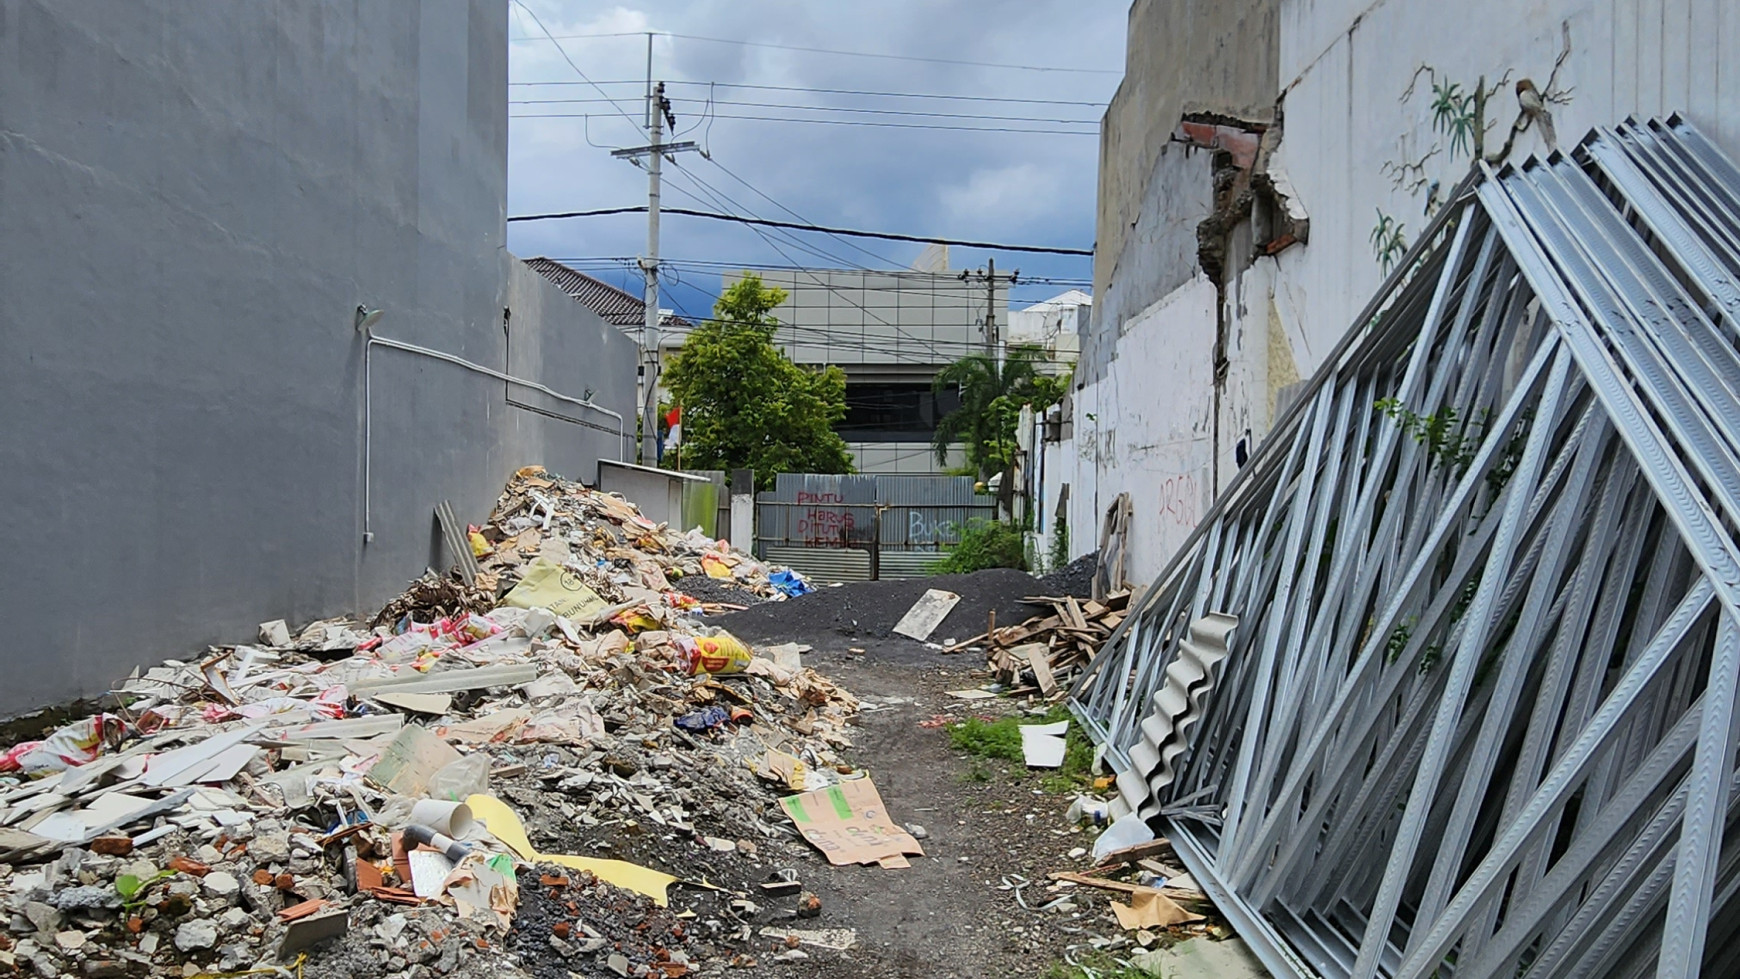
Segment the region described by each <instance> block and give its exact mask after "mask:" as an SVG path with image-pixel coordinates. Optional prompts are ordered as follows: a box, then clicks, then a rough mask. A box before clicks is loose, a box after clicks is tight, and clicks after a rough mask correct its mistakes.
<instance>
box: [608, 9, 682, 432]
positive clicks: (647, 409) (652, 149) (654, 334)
mask: <svg viewBox="0 0 1740 979" xmlns="http://www.w3.org/2000/svg"><path fill="white" fill-rule="evenodd" d="M648 45H649V47H648V51H647V68H648V71H649V73H650V71H651V67H652V51H651V47H650V45H651V42H650V40H649V42H648ZM667 120H668V121H669V122H670V124H671V129H672V130H673V131H674V130H675V129H676V126H677V117H676V115H675V114H674V113H672V112H671V103H670V101H669V100H668V99H666V98H665V83H664V82H659V83H658V84H657V85H653V86H651V87H650V88H649V89H648V94H647V145H645V146H634V147H630V148H628V149H622V150H616V151H614V152H612V153H611V154H610V155H611V156H614V157H616V158H617V159H639V158H640V157H642V156H644V157H647V158H648V162H647V167H646V175H647V181H646V254H645V255H643V256H641V259H640V269H641V272H642V273H643V274H644V275H645V276H646V293H645V299H646V319H645V321H644V325H643V326H642V327H641V336H640V348H641V368H640V376H641V386H642V398H643V400H642V403H641V416H640V461H641V464H642V465H647V466H650V465H653V464H654V463H656V462H657V461H658V457H659V453H658V439H659V414H658V412H659V394H658V380H659V172H660V169H661V164H662V163H663V161H664V159H665V158H666V157H667V156H670V155H672V154H674V153H681V152H684V151H686V150H694V149H697V148H698V147H697V146H696V145H695V143H694V142H693V141H688V142H682V143H665V142H661V139H662V137H663V136H664V124H665V122H666V121H667Z"/></svg>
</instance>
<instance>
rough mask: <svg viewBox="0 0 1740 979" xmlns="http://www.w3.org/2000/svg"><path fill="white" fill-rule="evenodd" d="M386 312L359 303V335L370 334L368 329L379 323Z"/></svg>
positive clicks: (357, 314) (357, 311)
mask: <svg viewBox="0 0 1740 979" xmlns="http://www.w3.org/2000/svg"><path fill="white" fill-rule="evenodd" d="M386 312H387V311H386V310H384V309H370V308H368V307H367V306H364V305H362V304H360V303H359V304H358V305H357V307H356V331H357V332H358V333H366V332H368V328H369V327H371V326H374V325H375V324H376V323H379V322H380V321H381V317H382V316H383V315H385V314H386Z"/></svg>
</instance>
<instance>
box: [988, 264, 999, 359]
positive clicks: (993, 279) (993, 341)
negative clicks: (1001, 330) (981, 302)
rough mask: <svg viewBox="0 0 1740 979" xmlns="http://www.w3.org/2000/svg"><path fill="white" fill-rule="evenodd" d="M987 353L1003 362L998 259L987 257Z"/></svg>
mask: <svg viewBox="0 0 1740 979" xmlns="http://www.w3.org/2000/svg"><path fill="white" fill-rule="evenodd" d="M985 353H987V354H989V355H990V356H991V359H993V360H995V361H997V362H999V363H1001V362H1002V360H1003V358H1002V357H1001V356H999V355H998V353H997V260H996V259H995V258H987V259H985Z"/></svg>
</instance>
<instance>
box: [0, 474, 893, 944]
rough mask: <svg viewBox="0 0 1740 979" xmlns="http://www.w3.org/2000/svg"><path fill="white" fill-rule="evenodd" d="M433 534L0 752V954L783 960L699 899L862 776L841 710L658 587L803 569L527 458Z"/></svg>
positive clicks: (772, 856) (754, 867)
mask: <svg viewBox="0 0 1740 979" xmlns="http://www.w3.org/2000/svg"><path fill="white" fill-rule="evenodd" d="M443 524H444V525H445V527H444V529H446V530H448V531H449V533H448V535H447V536H448V537H449V538H450V539H451V538H452V537H454V536H456V535H455V534H453V533H451V531H452V530H454V529H456V528H454V527H452V522H451V515H450V514H448V515H447V516H446V517H445V518H444V519H443ZM461 540H463V541H464V543H465V545H466V546H465V552H466V553H465V555H464V556H466V557H469V558H470V559H471V560H470V561H463V560H462V561H460V562H458V563H459V567H458V568H456V569H455V570H454V571H452V572H449V573H448V574H444V575H440V574H434V573H431V574H429V575H427V576H425V577H424V578H423V579H421V580H420V581H418V582H415V583H413V585H412V587H411V588H410V589H409V590H408V591H407V592H406V593H405V594H404V595H402V596H400V597H399V598H397V599H395V600H394V601H392V602H390V603H389V604H388V605H387V606H386V608H385V609H383V610H382V612H381V614H380V615H379V616H377V617H375V619H374V620H373V621H372V622H371V623H368V624H363V623H357V622H351V621H341V620H331V621H323V622H316V623H314V624H312V625H309V626H307V627H305V628H303V629H301V630H300V631H299V632H298V633H297V634H296V635H294V636H292V634H291V631H290V630H289V629H288V627H287V626H286V624H285V623H284V622H282V621H275V622H268V623H265V624H263V625H262V626H261V628H260V635H259V639H258V641H257V642H255V643H252V644H243V645H236V646H225V647H219V648H215V649H213V650H211V651H210V654H209V655H207V656H205V657H203V658H201V659H199V660H197V661H191V662H176V661H171V662H168V663H165V664H163V665H162V666H159V667H155V668H152V669H149V670H145V671H143V672H142V673H141V672H138V671H135V675H134V676H133V677H131V678H130V679H129V680H128V681H127V682H126V683H125V684H123V685H122V686H121V688H120V689H119V690H118V691H116V694H115V697H114V698H113V700H114V704H113V705H112V706H111V708H110V710H109V711H108V712H105V713H102V714H98V715H95V716H92V717H88V718H85V719H83V720H80V721H77V722H75V723H72V724H69V725H65V726H63V727H61V728H59V729H58V730H56V731H54V732H53V733H52V734H51V735H49V736H48V737H46V738H44V739H43V740H41V741H33V742H28V743H25V744H21V745H17V746H15V747H13V748H12V749H10V750H8V751H6V752H5V753H4V754H3V755H0V772H5V773H7V774H6V775H4V776H3V777H0V860H3V861H5V863H3V864H0V901H4V902H5V906H6V908H7V910H8V911H10V912H11V915H10V921H9V927H8V931H9V933H10V938H7V937H5V936H0V964H4V965H11V966H15V967H18V968H20V969H23V970H27V971H34V972H36V973H37V974H40V975H45V976H59V975H63V974H77V975H86V976H102V975H146V974H168V973H176V974H187V975H192V974H195V973H199V972H202V971H207V972H211V971H215V972H220V973H223V972H235V971H240V970H246V969H254V968H261V969H271V968H284V967H288V968H290V969H292V971H293V970H294V968H295V965H296V963H298V962H300V961H303V960H304V957H307V959H306V962H307V963H314V964H319V965H321V966H322V967H324V968H325V969H326V970H327V971H328V972H331V973H332V974H349V975H371V976H373V975H382V976H388V975H428V974H443V975H450V974H451V975H459V974H474V975H480V976H481V975H484V974H486V973H487V974H503V973H504V971H505V974H508V975H513V974H517V973H516V972H515V970H516V969H521V968H524V969H527V970H530V969H531V964H530V963H529V962H528V961H527V956H528V955H529V953H530V952H531V951H532V950H538V951H539V953H540V954H543V953H545V952H550V951H551V950H553V954H556V955H557V956H558V957H559V958H560V960H561V961H562V962H563V963H564V965H563V970H564V972H563V974H567V973H568V972H569V971H573V972H580V973H583V974H615V975H630V976H662V977H676V976H682V975H685V974H687V973H688V972H689V971H690V970H691V969H693V970H696V971H716V970H717V969H722V968H724V967H726V966H727V965H731V964H736V965H744V964H753V961H754V956H755V955H756V954H769V953H770V952H773V953H774V954H777V952H776V951H775V950H777V949H783V948H784V945H779V944H773V943H770V942H769V940H767V939H765V938H758V937H754V936H756V934H757V933H756V932H755V931H754V928H753V925H754V924H756V923H761V922H757V921H756V919H755V918H754V913H755V911H756V906H755V905H754V904H753V902H751V901H748V900H746V899H745V894H744V893H741V892H740V893H735V894H734V893H731V892H730V890H729V889H726V890H720V889H718V888H717V887H716V886H715V885H718V884H721V883H729V882H736V883H738V884H740V885H743V887H744V888H746V887H751V886H753V885H752V884H750V883H749V882H753V881H763V880H768V879H769V878H770V876H771V875H774V874H775V872H776V871H777V867H776V866H775V860H776V859H777V857H778V855H779V853H780V852H781V851H780V850H778V849H777V848H780V847H783V848H792V847H797V846H801V844H800V843H798V842H797V841H798V838H799V837H798V833H797V832H796V831H795V829H794V827H793V826H792V825H791V824H790V822H789V821H788V818H787V814H786V812H785V811H784V810H783V809H782V807H781V805H780V801H779V798H778V796H779V795H781V794H784V793H785V792H786V791H788V790H792V789H807V790H817V789H821V788H824V787H826V786H828V785H829V784H831V783H834V782H836V781H838V780H840V779H842V778H846V777H849V776H855V775H859V774H861V773H856V772H852V771H851V770H850V769H849V768H847V767H846V766H844V765H843V764H842V762H841V759H840V758H839V757H838V755H837V754H836V750H837V749H840V748H842V747H845V746H847V744H848V743H849V742H848V740H847V734H846V726H847V723H848V721H849V719H850V718H851V717H852V715H853V714H854V713H855V711H856V710H857V706H858V705H857V701H856V700H855V699H854V698H853V697H852V696H851V695H850V694H849V693H847V692H846V691H844V690H842V689H840V688H839V687H837V686H835V685H834V684H832V683H830V682H829V681H827V680H826V679H824V678H823V677H821V676H820V675H818V674H816V673H815V672H814V671H812V670H809V669H806V668H804V667H803V666H802V665H801V662H800V661H799V655H798V653H797V651H796V650H794V649H791V648H774V649H766V650H762V651H761V652H763V653H765V654H767V655H765V656H763V655H756V654H755V652H754V651H752V650H750V649H749V648H747V647H745V646H744V645H743V644H741V643H739V642H737V640H735V639H734V638H733V637H732V636H731V635H730V634H728V633H725V632H723V631H720V630H716V629H711V628H709V627H708V626H707V625H706V618H705V613H707V612H709V611H713V610H715V609H713V608H710V606H711V605H713V604H715V603H708V602H701V601H698V600H697V599H695V598H694V597H692V596H690V595H687V594H685V593H683V592H682V591H681V590H680V585H681V582H682V580H683V578H684V577H685V576H698V577H704V578H706V579H707V580H709V581H714V582H719V581H729V582H730V583H731V584H732V586H733V587H736V588H739V589H742V590H744V591H745V592H747V593H754V594H757V595H760V596H765V597H779V596H781V595H783V594H791V593H794V592H801V590H803V589H804V588H805V587H806V586H805V585H804V583H803V582H802V579H801V578H798V577H797V576H795V575H793V574H791V573H790V572H786V571H782V570H779V569H772V568H768V567H766V566H764V565H762V564H760V563H758V562H756V561H755V560H754V559H753V558H751V557H749V556H748V555H745V554H742V553H740V552H737V551H734V550H732V549H730V547H729V546H727V545H725V544H723V543H721V542H714V541H711V540H709V539H707V538H705V537H703V536H702V535H700V534H699V533H695V532H691V533H686V534H684V533H678V532H675V531H673V530H671V529H670V528H668V527H665V526H663V525H659V524H655V523H653V522H652V521H649V520H647V519H646V518H645V517H644V516H642V515H641V514H640V513H639V511H638V510H637V509H636V508H635V507H634V506H633V505H632V504H630V503H628V502H627V501H625V500H623V499H621V498H620V497H615V496H611V495H607V494H602V493H598V492H594V491H591V490H587V489H586V488H585V487H583V486H580V485H579V484H575V483H570V482H565V481H562V480H559V479H557V478H554V477H552V476H549V475H547V474H545V473H544V472H543V471H542V470H539V469H527V470H522V471H521V472H519V473H518V474H516V476H515V477H514V479H513V480H512V481H511V482H510V483H509V485H508V487H507V489H506V491H505V492H504V493H503V495H502V497H501V499H500V501H499V502H498V505H497V507H496V510H495V512H494V513H493V515H492V516H491V518H490V520H489V521H488V522H486V523H485V524H484V525H482V526H478V527H470V528H467V529H466V530H465V532H464V536H463V537H462V538H461ZM458 556H460V555H456V557H458ZM674 586H675V587H674ZM864 784H865V785H866V786H867V785H868V783H867V782H865V783H864ZM870 791H871V792H873V791H874V790H873V789H872V790H870ZM608 829H616V830H622V831H624V834H623V835H626V836H628V837H631V838H634V839H638V840H641V841H643V842H642V843H641V844H638V845H637V847H635V848H625V849H637V850H638V852H623V851H620V850H608V852H599V850H598V848H599V846H600V845H604V846H606V847H607V848H608V847H609V846H610V844H608V843H606V842H605V840H606V838H607V837H608V836H609V835H610V834H607V833H606V832H605V830H608ZM804 832H805V833H806V834H808V833H809V832H810V830H809V829H808V828H805V830H804ZM763 850H766V851H768V852H766V853H764V852H762V851H763ZM909 852H911V851H909ZM895 856H896V858H898V854H896V855H895ZM764 860H765V861H766V863H765V864H764V863H763V861H764ZM789 878H790V875H787V876H786V877H785V878H780V879H777V880H774V881H773V883H771V884H768V885H767V886H766V888H765V889H763V890H759V891H757V892H756V893H755V896H756V897H762V896H763V895H764V894H783V893H785V891H787V890H789V889H793V888H794V887H795V886H796V885H795V882H794V881H793V880H791V879H789ZM703 881H705V883H703ZM673 884H679V885H680V884H696V885H699V886H698V887H697V888H696V889H693V890H689V889H685V890H683V891H682V892H681V893H682V894H683V895H684V896H685V898H686V899H688V900H689V901H690V902H691V907H690V908H689V909H688V910H686V911H684V912H683V913H682V914H680V915H679V914H678V913H677V912H675V911H672V910H667V904H668V903H669V901H670V900H671V898H672V893H671V885H673ZM741 890H742V888H740V891H741ZM702 905H705V906H704V907H702ZM696 908H700V910H699V911H697V910H696ZM527 915H529V916H530V918H526V916H527ZM522 918H525V919H526V920H520V919H522ZM546 919H549V920H546ZM557 919H560V920H557ZM764 921H765V918H764V919H762V922H764ZM528 928H529V929H530V931H528ZM533 932H535V934H534V933H533ZM540 974H541V973H540Z"/></svg>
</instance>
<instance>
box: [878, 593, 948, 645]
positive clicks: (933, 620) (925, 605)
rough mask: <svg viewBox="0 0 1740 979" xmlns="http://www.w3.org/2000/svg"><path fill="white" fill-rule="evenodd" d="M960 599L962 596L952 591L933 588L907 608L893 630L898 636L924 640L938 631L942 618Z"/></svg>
mask: <svg viewBox="0 0 1740 979" xmlns="http://www.w3.org/2000/svg"><path fill="white" fill-rule="evenodd" d="M960 600H961V596H959V595H957V594H955V593H954V592H952V591H943V590H942V589H940V588H932V589H930V590H928V591H926V592H925V593H924V595H923V596H922V597H921V598H919V600H918V601H916V602H914V603H912V607H911V608H909V609H907V610H906V614H905V615H903V616H901V617H900V621H899V622H897V623H895V624H894V629H893V632H894V634H895V635H898V636H905V637H907V638H908V639H916V640H918V641H919V642H924V641H925V640H926V639H929V638H930V634H931V633H932V632H935V631H936V627H937V626H938V625H941V624H942V620H943V619H944V618H946V617H947V616H948V614H949V612H951V611H953V610H954V607H955V606H956V605H957V604H959V603H960Z"/></svg>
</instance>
